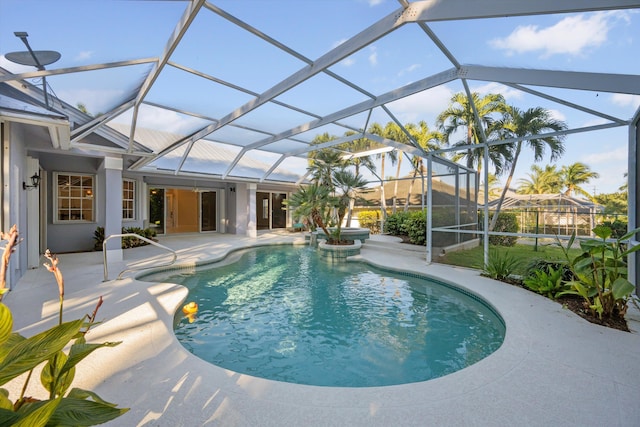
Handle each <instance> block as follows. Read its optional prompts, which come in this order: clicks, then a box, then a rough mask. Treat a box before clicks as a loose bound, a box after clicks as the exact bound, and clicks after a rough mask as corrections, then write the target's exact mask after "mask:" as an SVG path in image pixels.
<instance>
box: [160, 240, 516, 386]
mask: <svg viewBox="0 0 640 427" xmlns="http://www.w3.org/2000/svg"><path fill="white" fill-rule="evenodd" d="M163 280H166V281H170V282H176V283H181V284H183V285H185V286H186V287H187V288H188V289H189V296H188V299H187V301H189V302H190V301H194V302H196V303H197V304H198V305H199V311H198V313H197V315H196V316H193V317H191V318H189V317H187V316H184V315H183V314H182V312H180V311H179V312H178V313H177V314H176V317H175V322H174V330H175V334H176V337H177V338H178V340H179V341H180V342H181V344H182V345H183V346H184V347H185V348H186V349H187V350H188V351H190V352H192V353H193V354H195V355H196V356H198V357H200V358H202V359H204V360H206V361H208V362H210V363H212V364H215V365H217V366H220V367H223V368H226V369H229V370H232V371H235V372H239V373H243V374H249V375H253V376H257V377H262V378H268V379H272V380H277V381H285V382H291V383H298V384H308V385H318V386H336V387H371V386H386V385H395V384H405V383H411V382H418V381H425V380H428V379H432V378H436V377H440V376H443V375H447V374H449V373H452V372H455V371H457V370H460V369H462V368H464V367H467V366H470V365H472V364H473V363H476V362H477V361H479V360H481V359H483V358H484V357H486V356H488V355H489V354H491V353H492V352H494V351H495V350H497V349H498V348H499V347H500V345H501V344H502V342H503V340H504V333H505V326H504V323H503V321H502V319H501V318H500V316H499V315H498V314H497V313H496V312H495V311H494V310H493V309H492V308H491V307H490V306H489V305H488V304H486V303H484V302H483V301H482V300H481V299H480V298H478V297H476V296H475V295H473V294H471V293H469V292H467V291H464V290H461V289H458V288H455V287H453V286H450V285H447V284H444V283H441V282H437V281H433V280H430V279H427V278H425V277H420V276H418V275H415V274H408V273H407V274H403V273H397V272H390V271H384V270H380V269H377V268H374V267H371V266H368V265H366V264H364V263H359V262H348V263H335V264H334V263H331V262H329V261H327V260H325V259H323V258H321V257H319V256H318V254H317V253H316V252H315V251H314V250H313V249H310V248H308V247H293V246H282V247H263V248H257V249H252V250H248V251H243V253H242V255H241V256H239V259H237V261H235V262H233V263H232V264H229V265H225V266H221V267H217V268H210V269H205V270H200V271H197V272H195V273H194V272H189V273H184V272H183V273H180V274H176V275H173V276H170V277H166V275H165V278H164V279H163Z"/></svg>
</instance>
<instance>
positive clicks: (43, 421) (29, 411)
mask: <svg viewBox="0 0 640 427" xmlns="http://www.w3.org/2000/svg"><path fill="white" fill-rule="evenodd" d="M60 402H61V399H60V398H58V399H53V400H44V401H41V402H36V403H29V404H26V405H23V406H22V407H21V408H20V410H19V411H18V415H19V417H20V418H18V420H17V421H16V422H14V423H13V424H12V426H14V427H40V426H43V427H44V426H46V425H47V424H48V422H49V420H50V419H51V416H52V415H53V414H54V413H55V411H56V408H57V407H58V405H59V404H60Z"/></svg>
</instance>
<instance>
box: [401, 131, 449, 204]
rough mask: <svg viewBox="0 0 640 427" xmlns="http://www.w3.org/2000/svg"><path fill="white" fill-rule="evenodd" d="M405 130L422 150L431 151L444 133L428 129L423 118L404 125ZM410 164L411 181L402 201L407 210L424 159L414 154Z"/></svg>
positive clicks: (422, 168)
mask: <svg viewBox="0 0 640 427" xmlns="http://www.w3.org/2000/svg"><path fill="white" fill-rule="evenodd" d="M406 128H407V131H408V132H409V134H411V136H412V137H413V139H414V140H415V141H416V142H417V143H418V145H420V147H422V149H423V150H424V151H432V150H437V149H438V148H440V146H441V144H442V141H444V139H445V138H444V134H442V132H439V131H437V130H431V129H429V125H427V122H425V121H424V120H421V121H419V122H418V125H417V126H416V125H414V124H412V123H410V124H407V125H406ZM411 164H412V166H413V168H412V169H413V172H412V177H411V182H410V183H409V190H408V191H407V199H406V200H405V202H404V211H405V212H407V211H408V210H409V201H410V199H411V193H412V192H413V186H414V184H415V181H416V177H417V175H418V173H419V174H420V175H423V174H424V161H423V158H422V156H418V155H414V156H413V157H411Z"/></svg>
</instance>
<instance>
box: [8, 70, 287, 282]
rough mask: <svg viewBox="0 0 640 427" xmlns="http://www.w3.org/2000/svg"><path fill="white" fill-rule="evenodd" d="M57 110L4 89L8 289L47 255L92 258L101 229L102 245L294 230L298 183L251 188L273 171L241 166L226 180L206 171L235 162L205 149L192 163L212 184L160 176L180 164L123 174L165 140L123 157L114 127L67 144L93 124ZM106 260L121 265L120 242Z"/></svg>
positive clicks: (122, 141) (123, 139)
mask: <svg viewBox="0 0 640 427" xmlns="http://www.w3.org/2000/svg"><path fill="white" fill-rule="evenodd" d="M31 90H33V91H34V92H37V90H38V89H37V88H35V87H33V88H31ZM56 106H59V107H58V108H53V107H50V108H45V106H44V105H43V104H42V103H41V102H38V101H37V97H30V96H28V95H27V94H25V93H24V92H22V91H18V90H16V89H15V88H14V87H12V86H11V85H8V84H6V83H0V126H1V141H2V154H1V163H0V165H1V176H2V210H1V211H0V215H1V216H0V223H1V227H2V230H5V231H8V230H9V228H10V227H11V226H12V225H13V224H16V225H17V226H18V230H19V231H20V235H21V237H22V238H23V241H22V242H21V243H20V245H18V248H17V250H16V253H15V255H14V256H13V257H12V258H11V265H10V269H9V272H8V277H7V281H8V283H9V286H13V285H15V283H16V282H17V280H18V279H19V278H20V277H21V276H22V275H23V274H24V273H25V271H26V270H27V269H28V268H37V267H38V266H39V265H40V263H41V260H40V254H42V253H44V251H45V250H46V249H47V248H48V249H50V250H51V251H52V252H53V253H64V252H79V251H90V250H92V249H93V247H94V239H93V237H94V231H95V230H96V228H97V227H104V228H105V234H106V235H107V236H108V235H113V234H119V233H121V230H122V227H142V228H146V227H152V228H155V229H156V231H157V232H158V233H159V234H173V233H230V234H243V235H249V236H255V235H256V233H257V231H258V230H262V229H276V228H284V227H287V226H290V225H291V219H290V218H289V217H288V215H287V213H286V211H284V210H283V209H282V206H283V205H282V202H283V201H284V200H285V199H286V198H287V197H288V195H289V194H290V192H292V191H294V190H295V187H296V181H298V180H299V177H298V176H293V175H291V176H284V175H286V174H287V173H286V172H279V173H278V174H275V173H274V174H272V175H271V176H270V178H271V180H269V181H267V180H264V179H260V178H256V179H251V178H247V177H251V176H257V177H262V176H264V175H265V173H268V171H269V168H270V166H269V165H267V164H264V163H261V162H259V161H255V160H253V161H250V160H241V161H239V162H238V164H237V165H236V168H237V170H239V171H240V173H239V175H242V177H240V176H238V177H237V178H234V176H233V175H229V176H226V177H225V179H222V178H221V177H218V175H219V174H217V173H216V172H215V171H212V170H211V168H215V165H216V164H220V165H225V167H227V166H228V165H229V164H230V163H231V162H232V161H233V159H234V158H235V157H236V153H232V152H229V151H228V150H227V151H226V152H225V150H222V149H219V148H216V149H215V150H211V149H210V150H207V149H206V146H205V145H204V144H201V145H200V146H199V147H198V148H196V149H195V151H194V152H193V153H192V155H191V157H190V160H189V161H190V162H192V163H193V162H195V163H197V162H198V159H199V158H201V160H202V165H200V167H206V168H207V170H208V171H209V174H210V175H209V176H205V175H198V174H197V173H193V175H192V176H177V175H176V174H175V173H174V170H173V169H171V170H169V169H164V168H163V163H162V162H172V161H180V159H179V158H177V159H176V158H175V157H176V156H173V157H172V156H171V155H169V156H165V157H164V158H162V159H158V160H157V161H156V162H155V163H151V164H150V165H148V166H147V167H145V168H143V169H141V170H138V171H136V172H128V171H127V168H128V166H130V165H131V164H133V163H134V162H135V161H137V160H138V159H140V158H142V157H144V156H145V155H146V154H149V153H151V152H152V150H154V149H155V148H154V142H158V141H161V140H162V138H169V139H170V137H171V136H170V135H166V134H165V135H163V133H162V132H157V131H152V130H145V129H137V132H136V142H135V143H134V144H133V145H132V146H131V147H129V137H128V128H127V127H119V126H117V125H114V127H109V126H102V127H100V128H98V129H96V130H95V131H92V132H90V133H88V134H87V135H84V136H82V137H81V142H79V143H73V144H72V143H71V141H72V140H73V138H74V135H78V134H81V133H82V131H83V129H82V127H81V126H77V125H76V123H87V122H89V121H90V119H91V117H90V116H87V115H86V114H84V113H82V112H81V111H79V110H77V109H76V108H74V107H72V106H70V105H67V104H64V103H60V102H57V103H56ZM173 139H174V140H175V135H174V136H173ZM127 148H129V150H128V151H127V150H125V149H127ZM123 153H124V154H123ZM205 159H206V162H205ZM212 159H213V160H212ZM216 162H217V163H216ZM205 163H206V164H205ZM197 167H198V165H195V166H194V165H192V166H191V169H188V170H193V169H194V168H197ZM280 179H282V181H279V180H280ZM212 238H214V237H213V236H212ZM108 251H109V259H110V260H117V259H122V252H121V249H120V243H119V241H117V240H116V239H114V240H113V241H112V242H109V246H108Z"/></svg>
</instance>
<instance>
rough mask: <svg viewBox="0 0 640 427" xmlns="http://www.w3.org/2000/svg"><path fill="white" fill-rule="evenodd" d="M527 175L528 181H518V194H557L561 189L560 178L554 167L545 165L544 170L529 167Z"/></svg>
mask: <svg viewBox="0 0 640 427" xmlns="http://www.w3.org/2000/svg"><path fill="white" fill-rule="evenodd" d="M527 175H528V176H529V179H526V178H522V179H520V180H518V183H519V184H518V189H517V192H518V193H519V194H557V193H559V192H560V189H562V176H561V174H560V171H559V170H557V169H556V165H546V166H545V167H544V169H543V168H541V167H540V166H538V165H531V173H529V174H527Z"/></svg>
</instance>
